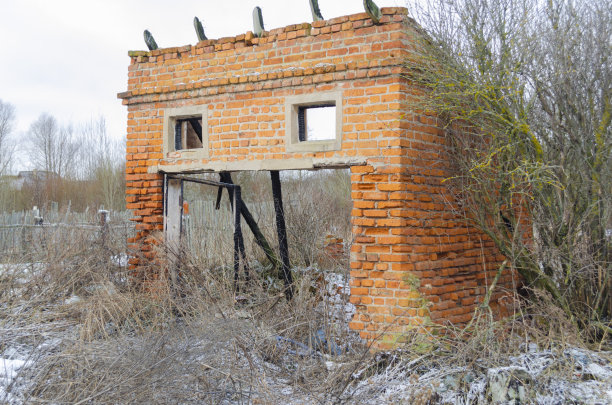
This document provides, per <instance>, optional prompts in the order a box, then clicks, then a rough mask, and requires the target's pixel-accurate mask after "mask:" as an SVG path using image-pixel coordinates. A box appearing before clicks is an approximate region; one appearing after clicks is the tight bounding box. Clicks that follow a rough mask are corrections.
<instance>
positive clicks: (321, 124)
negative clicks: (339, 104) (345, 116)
mask: <svg viewBox="0 0 612 405" xmlns="http://www.w3.org/2000/svg"><path fill="white" fill-rule="evenodd" d="M298 126H299V141H300V142H308V141H325V140H333V139H336V105H335V104H334V103H325V104H317V105H305V106H299V107H298Z"/></svg>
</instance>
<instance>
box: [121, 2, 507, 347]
mask: <svg viewBox="0 0 612 405" xmlns="http://www.w3.org/2000/svg"><path fill="white" fill-rule="evenodd" d="M381 11H382V18H381V19H380V21H379V23H378V24H375V23H374V22H373V21H372V19H371V18H370V17H369V16H368V14H366V13H361V14H354V15H348V16H343V17H338V18H333V19H329V20H323V21H315V22H312V23H304V24H296V25H290V26H287V27H283V28H276V29H272V30H270V31H266V32H264V33H263V35H262V36H261V37H256V36H254V35H253V33H251V32H247V33H246V34H241V35H238V36H235V37H229V38H221V39H217V40H204V41H200V42H199V43H197V44H196V45H187V46H182V47H174V48H166V49H157V50H152V51H131V52H129V56H130V57H131V63H130V66H129V79H128V88H127V91H125V92H123V93H120V94H119V98H121V99H122V100H123V104H124V105H126V106H127V107H128V122H127V197H126V198H127V207H128V208H129V209H131V210H133V212H134V215H135V221H137V225H136V228H137V230H138V234H137V237H135V238H133V239H132V240H131V243H132V244H133V246H134V247H138V248H139V249H141V250H143V252H144V254H145V256H146V255H147V254H149V253H150V252H148V249H149V246H148V245H147V238H148V236H149V235H150V234H151V233H152V232H153V231H155V230H160V231H162V230H164V221H165V220H166V221H167V220H168V217H169V216H171V215H173V213H172V212H170V211H171V209H170V208H168V207H179V204H178V201H179V199H180V192H179V191H176V184H174V183H176V182H177V181H179V182H180V180H176V177H175V178H174V180H172V175H176V174H185V173H196V172H236V171H243V170H265V171H268V170H272V171H277V170H295V169H312V170H316V169H317V168H325V167H334V168H350V172H351V184H352V195H351V197H352V201H353V210H352V214H351V215H352V224H353V237H354V241H353V244H352V248H351V255H350V268H351V271H350V285H351V296H350V300H351V302H352V303H354V304H355V305H356V307H357V312H356V314H355V316H354V318H353V320H352V322H351V323H350V327H351V328H352V329H353V330H355V331H358V332H359V333H360V335H361V336H362V337H363V338H365V339H370V338H373V337H375V336H376V335H377V334H379V333H380V332H381V331H384V335H385V339H386V340H383V341H382V343H381V346H388V345H390V344H393V342H394V341H395V339H396V337H397V336H398V333H399V332H401V331H404V330H406V329H408V328H411V327H412V326H413V325H415V324H423V323H425V322H430V321H432V322H446V321H450V322H453V323H463V322H466V321H468V320H469V319H470V317H471V315H472V314H473V312H474V309H475V307H476V305H477V304H478V302H479V300H482V298H483V297H484V294H485V292H486V288H487V282H489V283H490V282H491V280H492V279H493V278H494V275H495V272H496V270H497V269H498V267H499V265H500V263H501V261H502V260H503V257H502V256H501V255H499V254H498V253H497V252H496V250H495V249H494V248H493V245H492V244H491V243H490V242H482V241H481V240H482V239H483V238H482V237H481V235H479V234H478V232H475V231H474V230H473V229H470V228H469V227H467V226H466V225H464V224H462V223H461V221H459V220H458V219H457V218H456V217H455V215H454V214H453V212H452V210H451V209H450V207H449V204H450V203H452V201H451V200H452V196H450V195H449V193H448V192H447V190H445V186H444V183H443V179H445V178H447V177H449V176H450V172H449V167H450V165H449V162H448V157H447V155H446V153H445V150H446V140H445V137H444V133H443V131H442V130H441V129H440V128H439V127H438V124H437V122H436V121H435V120H434V119H433V118H431V117H428V116H425V115H419V114H417V113H415V112H414V111H413V108H414V107H413V105H414V103H412V101H414V97H416V96H415V94H418V91H417V90H416V89H415V88H414V86H413V85H412V84H411V82H410V80H409V79H407V78H406V76H405V73H406V72H405V69H406V68H405V64H404V62H405V60H406V58H410V57H415V56H414V55H413V50H414V44H415V37H416V35H418V34H417V32H418V30H417V29H416V28H415V23H414V22H413V21H412V20H411V19H410V18H409V17H408V15H407V10H406V9H404V8H383V9H382V10H381ZM322 107H328V109H329V111H331V112H332V115H331V117H332V118H331V120H332V121H335V123H333V124H331V134H330V135H329V136H328V137H327V138H325V139H309V137H308V134H306V133H305V130H304V120H305V119H307V118H308V114H310V113H312V114H314V113H315V112H316V111H315V109H321V108H322ZM330 107H331V108H330ZM323 109H325V108H323ZM188 123H189V125H188ZM196 127H198V129H199V133H198V135H195V134H194V132H195V130H194V128H196ZM171 182H174V183H172V184H171ZM171 186H172V187H173V189H174V190H175V191H176V192H169V191H172V190H168V189H169V188H172V187H171ZM164 196H165V197H164ZM164 198H165V199H166V200H167V201H166V203H165V204H164ZM449 201H451V202H450V203H449ZM164 207H166V208H164ZM165 209H166V213H164V210H165ZM169 232H172V230H171V229H166V234H168V233H169ZM132 265H133V266H137V265H138V259H133V260H132ZM511 284H512V277H511V275H510V274H507V275H504V276H503V277H502V278H501V279H500V282H499V285H501V286H506V287H508V286H511ZM498 298H499V297H498V296H497V295H496V296H494V299H493V303H494V304H496V302H497V301H498Z"/></svg>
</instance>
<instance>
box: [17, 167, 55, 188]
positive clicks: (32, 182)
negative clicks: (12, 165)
mask: <svg viewBox="0 0 612 405" xmlns="http://www.w3.org/2000/svg"><path fill="white" fill-rule="evenodd" d="M11 177H12V178H13V187H14V188H15V189H16V190H21V189H22V188H23V187H24V186H25V187H35V186H37V185H39V184H41V183H46V182H47V181H49V180H59V179H60V178H61V177H60V176H59V175H58V174H57V173H54V172H49V171H46V170H26V171H21V172H19V173H18V174H17V176H11Z"/></svg>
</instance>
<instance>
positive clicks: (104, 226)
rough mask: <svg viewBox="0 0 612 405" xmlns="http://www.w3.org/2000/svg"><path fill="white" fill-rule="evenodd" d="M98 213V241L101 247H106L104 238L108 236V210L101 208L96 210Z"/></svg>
mask: <svg viewBox="0 0 612 405" xmlns="http://www.w3.org/2000/svg"><path fill="white" fill-rule="evenodd" d="M98 214H99V215H100V243H101V244H102V249H104V248H106V239H107V238H108V211H107V210H105V209H103V208H101V209H99V210H98Z"/></svg>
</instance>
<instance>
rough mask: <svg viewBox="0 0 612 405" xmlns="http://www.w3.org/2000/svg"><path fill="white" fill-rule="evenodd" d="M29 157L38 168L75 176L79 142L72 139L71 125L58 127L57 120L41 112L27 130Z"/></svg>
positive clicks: (64, 175)
mask: <svg viewBox="0 0 612 405" xmlns="http://www.w3.org/2000/svg"><path fill="white" fill-rule="evenodd" d="M28 137H29V142H30V159H31V161H32V163H33V164H34V166H35V167H36V168H37V169H39V170H45V171H47V172H51V173H54V174H56V175H58V176H59V177H61V178H65V177H75V170H76V167H75V165H76V162H77V153H78V151H79V146H80V145H79V143H77V142H76V140H75V139H74V130H73V128H72V126H70V125H69V126H65V127H60V126H59V125H58V123H57V120H56V119H55V118H54V117H53V116H51V115H48V114H41V116H40V117H38V119H37V120H36V121H34V122H33V123H32V125H30V129H29V131H28Z"/></svg>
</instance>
